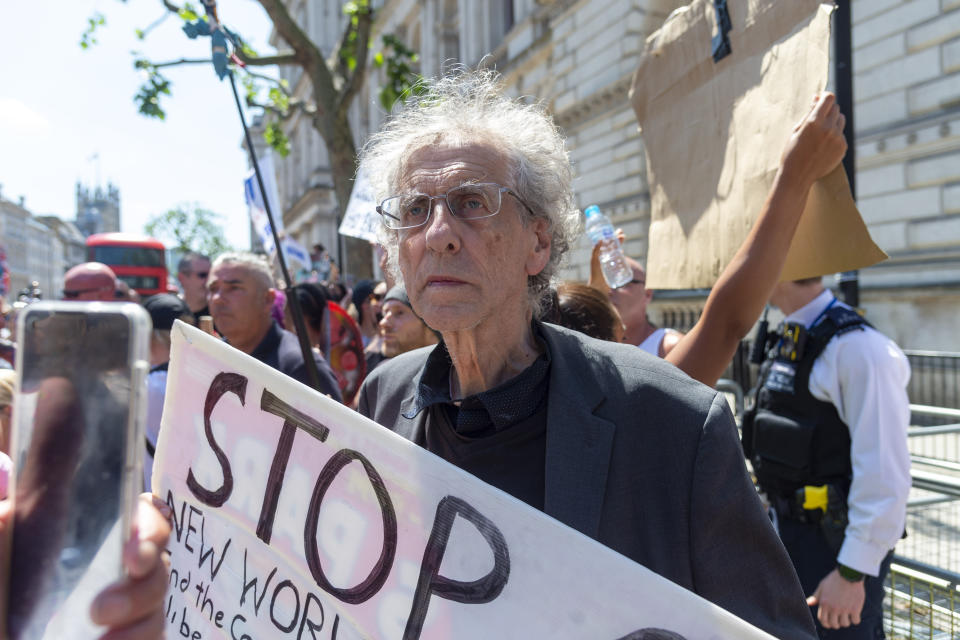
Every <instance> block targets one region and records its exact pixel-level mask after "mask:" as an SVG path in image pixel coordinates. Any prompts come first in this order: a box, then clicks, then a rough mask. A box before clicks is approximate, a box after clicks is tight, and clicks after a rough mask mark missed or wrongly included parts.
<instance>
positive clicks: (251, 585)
mask: <svg viewBox="0 0 960 640" xmlns="http://www.w3.org/2000/svg"><path fill="white" fill-rule="evenodd" d="M276 573H277V568H276V567H274V568H273V570H272V571H271V572H270V575H268V576H267V580H266V582H264V583H263V593H261V594H260V596H259V597H258V596H257V580H258V578H257V576H253V578H252V579H251V580H249V581H248V580H247V550H246V549H244V550H243V591H242V592H241V593H240V606H241V607H242V606H243V603H244V602H246V600H247V592H248V591H249V590H250V589H253V613H254V615H259V613H260V604H261V603H262V602H263V598H264V596H266V595H267V591H268V590H269V589H270V581H271V580H273V576H274V575H276ZM230 628H231V629H232V628H233V626H232V623H231V627H230Z"/></svg>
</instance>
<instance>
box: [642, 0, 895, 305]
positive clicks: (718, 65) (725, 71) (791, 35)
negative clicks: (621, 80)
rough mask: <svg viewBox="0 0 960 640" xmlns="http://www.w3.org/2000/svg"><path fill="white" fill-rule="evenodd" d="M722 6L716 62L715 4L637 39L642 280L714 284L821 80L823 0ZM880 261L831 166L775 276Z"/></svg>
mask: <svg viewBox="0 0 960 640" xmlns="http://www.w3.org/2000/svg"><path fill="white" fill-rule="evenodd" d="M726 4H727V6H728V11H729V16H730V21H731V27H732V28H731V30H730V31H729V33H728V34H727V35H728V38H729V41H730V45H731V48H732V52H731V53H730V54H729V55H728V56H726V57H724V58H722V59H720V60H719V61H717V62H715V61H714V57H713V53H712V39H713V37H714V36H715V35H716V34H717V26H716V24H717V18H716V9H715V6H714V3H713V2H712V1H711V0H694V1H693V2H691V4H690V5H689V6H687V7H684V8H682V9H679V10H677V11H676V12H674V13H673V14H672V15H671V17H670V18H668V19H667V21H666V22H665V23H664V25H663V27H661V28H660V30H659V31H657V32H656V33H654V34H653V35H651V36H650V37H649V38H648V39H647V43H646V46H645V49H644V53H643V56H642V58H641V61H640V65H639V68H638V69H637V71H636V74H635V75H634V79H633V86H632V88H631V90H630V97H631V102H632V103H633V107H634V110H635V111H636V113H637V119H638V120H639V122H640V127H641V130H642V135H643V140H644V145H645V148H646V153H647V180H648V183H649V185H650V201H651V203H650V204H651V223H650V234H649V238H650V246H649V252H648V255H647V282H648V283H649V285H650V286H651V287H652V288H656V289H687V288H699V287H710V286H712V285H713V284H714V282H715V281H716V279H717V277H718V276H719V275H720V273H721V272H722V271H723V269H724V267H725V266H726V265H727V263H728V262H729V261H730V259H731V258H732V257H733V255H734V253H736V251H737V248H738V247H739V246H740V244H741V243H742V242H743V240H744V239H745V238H746V237H747V234H748V233H749V231H750V228H751V226H752V225H753V222H754V220H756V218H757V216H758V215H759V214H760V211H761V209H762V207H763V204H764V202H765V200H766V198H767V195H768V193H769V191H770V187H771V185H772V184H773V178H774V176H775V174H776V171H777V168H778V166H779V163H780V155H781V153H782V152H783V149H784V147H785V145H786V142H787V140H788V139H789V137H790V134H791V132H792V130H793V127H794V125H795V124H796V123H797V122H798V121H799V120H800V118H802V117H803V116H804V115H806V113H807V112H808V111H809V109H810V104H811V99H812V97H813V95H814V94H815V93H817V92H818V91H821V90H823V88H824V86H825V84H826V80H827V76H828V71H829V66H828V65H829V60H830V56H829V45H830V16H831V13H832V11H833V4H832V3H826V2H822V1H821V0H790V1H789V2H776V1H774V0H728V2H727V3H726ZM885 258H886V254H884V253H883V251H881V250H880V248H879V247H877V246H876V245H875V244H874V242H873V240H872V239H871V238H870V234H869V232H868V231H867V228H866V225H864V223H863V220H862V219H861V218H860V214H859V212H858V211H857V209H856V205H855V204H854V202H853V198H852V196H851V194H850V188H849V184H848V183H847V178H846V175H845V174H844V172H843V167H837V169H836V170H834V172H833V173H831V174H830V175H829V176H827V177H826V178H824V179H822V180H820V181H819V182H818V183H817V184H816V185H815V186H814V188H813V190H812V192H811V195H810V198H809V199H808V201H807V205H806V209H805V210H804V213H803V218H802V219H801V221H800V225H799V229H798V231H797V233H796V236H795V238H794V241H793V244H792V245H791V247H790V252H789V254H788V256H787V260H786V264H785V266H784V269H783V272H782V276H781V277H782V279H784V280H795V279H798V278H806V277H811V276H818V275H824V274H828V273H835V272H838V271H847V270H852V269H859V268H862V267H866V266H869V265H871V264H875V263H876V262H879V261H881V260H883V259H885Z"/></svg>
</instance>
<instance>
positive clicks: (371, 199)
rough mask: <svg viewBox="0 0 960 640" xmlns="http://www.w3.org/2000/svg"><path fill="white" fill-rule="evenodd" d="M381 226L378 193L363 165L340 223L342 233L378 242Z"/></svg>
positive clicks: (358, 172) (358, 171)
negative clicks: (374, 189) (374, 190)
mask: <svg viewBox="0 0 960 640" xmlns="http://www.w3.org/2000/svg"><path fill="white" fill-rule="evenodd" d="M379 228H380V214H379V213H377V200H376V195H375V194H374V193H373V187H372V186H371V185H370V181H369V180H368V179H367V174H366V173H365V172H364V170H363V167H360V169H358V170H357V178H356V180H354V182H353V191H351V192H350V202H348V203H347V210H346V212H345V213H344V214H343V221H342V222H341V223H340V233H341V234H343V235H345V236H350V237H352V238H360V239H362V240H367V241H369V242H373V243H376V242H378V240H377V229H379Z"/></svg>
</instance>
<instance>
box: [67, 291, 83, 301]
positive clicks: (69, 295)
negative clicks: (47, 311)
mask: <svg viewBox="0 0 960 640" xmlns="http://www.w3.org/2000/svg"><path fill="white" fill-rule="evenodd" d="M80 293H81V292H80V291H67V290H66V289H64V290H63V298H64V300H72V299H73V298H78V297H80Z"/></svg>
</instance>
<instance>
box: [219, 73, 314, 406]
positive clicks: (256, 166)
mask: <svg viewBox="0 0 960 640" xmlns="http://www.w3.org/2000/svg"><path fill="white" fill-rule="evenodd" d="M227 75H229V76H230V88H231V89H233V99H234V101H235V102H236V103H237V112H238V113H239V114H240V124H242V125H243V136H244V138H245V139H246V141H247V150H248V151H249V152H250V162H251V164H253V172H254V173H255V174H256V176H257V186H258V187H260V196H261V197H262V198H263V208H264V209H266V211H267V218H268V219H269V220H270V231H271V233H273V246H274V247H275V248H276V250H277V261H278V262H279V263H280V271H281V272H282V273H283V280H284V282H286V283H287V288H286V289H285V293H286V294H287V303H288V304H289V305H290V311H291V315H293V324H294V326H295V327H296V329H297V339H298V340H299V341H300V352H301V353H302V354H303V364H304V365H305V366H306V368H307V376H308V378H309V379H310V386H311V387H313V388H314V389H316V390H317V391H320V390H321V389H320V373H319V372H318V371H317V363H316V361H315V360H314V359H313V349H312V348H311V347H310V341H309V340H308V339H307V327H306V324H305V323H304V321H303V310H302V309H301V308H300V300H299V298H297V292H296V291H294V290H293V280H292V279H291V278H290V272H289V271H287V261H286V259H285V258H284V256H283V245H282V244H281V243H280V236H279V235H278V234H277V225H276V224H275V223H274V219H273V211H271V210H270V199H269V198H268V197H267V190H266V189H265V188H264V186H263V176H262V175H261V173H260V163H259V162H257V153H256V151H254V149H253V139H252V138H251V137H250V129H248V128H247V119H246V117H244V115H243V106H242V105H241V104H240V94H239V93H237V82H236V80H235V79H234V77H233V72H232V71H231V72H230V73H228V74H227Z"/></svg>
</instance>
